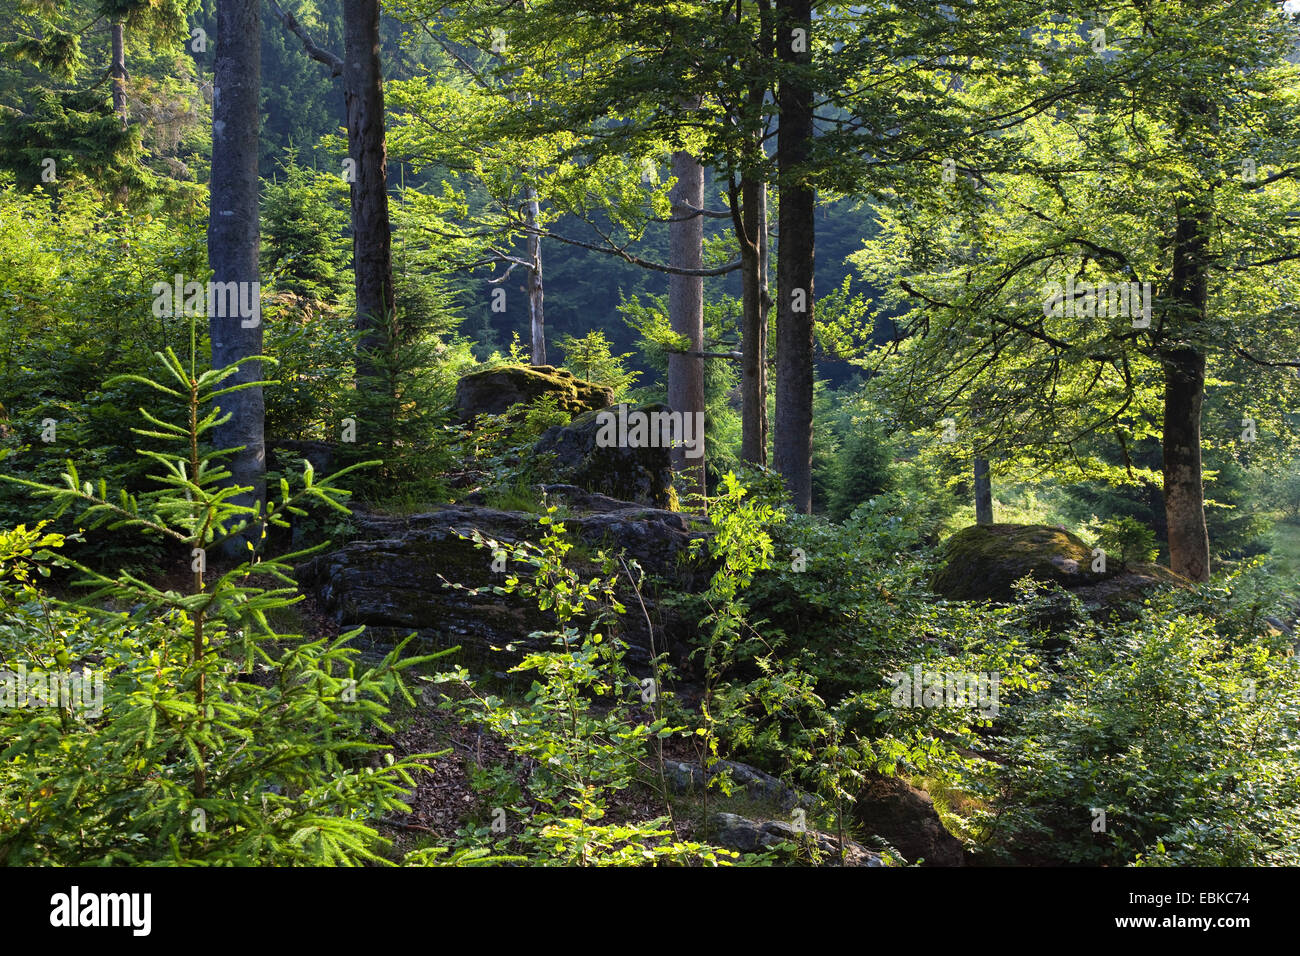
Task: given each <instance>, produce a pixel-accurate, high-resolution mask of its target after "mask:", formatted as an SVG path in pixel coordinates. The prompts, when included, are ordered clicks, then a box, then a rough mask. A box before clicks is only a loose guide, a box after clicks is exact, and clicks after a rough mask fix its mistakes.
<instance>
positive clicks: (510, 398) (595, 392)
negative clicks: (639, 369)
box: [456, 365, 614, 422]
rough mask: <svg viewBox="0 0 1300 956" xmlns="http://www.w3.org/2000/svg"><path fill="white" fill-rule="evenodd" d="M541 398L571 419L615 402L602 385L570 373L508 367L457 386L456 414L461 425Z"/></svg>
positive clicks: (476, 375) (544, 367)
mask: <svg viewBox="0 0 1300 956" xmlns="http://www.w3.org/2000/svg"><path fill="white" fill-rule="evenodd" d="M544 395H551V396H554V397H555V400H556V403H557V405H558V406H559V408H560V409H562V410H563V411H566V412H568V413H569V415H570V417H572V416H575V415H580V414H582V413H583V412H586V411H591V410H594V409H600V408H607V407H608V406H610V405H612V404H613V403H614V393H613V391H612V390H611V389H609V388H608V387H606V386H604V385H596V384H594V383H592V382H584V381H583V380H582V379H579V378H575V377H574V376H573V373H572V372H567V371H565V370H564V369H556V368H553V367H551V366H550V365H507V366H503V367H501V368H492V369H487V370H486V371H482V372H473V373H471V374H469V375H466V376H465V377H464V378H462V379H461V380H460V381H459V382H457V383H456V414H457V416H458V417H459V418H460V420H461V421H462V422H468V421H472V420H473V419H474V417H475V416H476V415H501V414H503V413H504V412H505V411H507V410H508V409H509V408H510V407H511V406H512V405H517V404H520V403H523V404H527V403H529V402H533V401H536V400H537V399H539V398H541V397H542V396H544Z"/></svg>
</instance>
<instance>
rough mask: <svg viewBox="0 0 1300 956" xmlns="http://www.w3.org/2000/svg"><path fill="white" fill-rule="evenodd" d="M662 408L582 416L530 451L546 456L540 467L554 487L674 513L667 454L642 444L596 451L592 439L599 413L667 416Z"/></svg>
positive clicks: (549, 433) (599, 421) (625, 408)
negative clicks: (567, 486)
mask: <svg viewBox="0 0 1300 956" xmlns="http://www.w3.org/2000/svg"><path fill="white" fill-rule="evenodd" d="M667 410H668V409H667V407H666V406H663V405H644V406H640V407H639V408H635V409H634V408H632V407H631V406H629V405H614V406H611V407H610V408H609V409H604V410H597V411H592V412H586V413H584V414H582V415H579V416H578V417H577V418H575V419H574V420H573V421H571V422H570V423H569V424H567V425H556V426H554V427H552V428H549V429H547V430H546V431H545V432H544V433H543V434H542V437H541V438H540V439H538V441H537V444H536V445H534V446H533V453H534V454H535V455H550V456H553V458H551V459H550V461H549V464H547V465H546V466H544V467H545V468H546V469H547V473H548V474H549V475H550V476H551V479H552V480H553V481H556V482H560V483H564V484H571V485H577V486H578V487H580V488H583V489H585V490H587V491H591V492H597V493H599V494H603V495H610V496H612V497H614V498H618V499H621V500H623V501H635V502H639V503H641V504H647V505H651V506H653V507H655V508H669V509H673V508H675V507H676V505H677V494H676V492H675V491H674V490H673V468H672V460H671V458H670V457H669V449H668V448H666V447H662V446H659V447H656V446H649V445H642V446H640V447H635V448H632V447H624V446H620V445H614V446H611V447H601V445H600V444H598V443H597V440H596V439H597V434H598V432H599V431H600V429H601V425H602V421H603V419H602V418H601V411H605V412H608V413H609V414H613V415H616V416H617V415H618V414H619V413H620V411H622V412H623V413H629V412H632V411H639V412H644V413H646V414H647V415H648V414H652V413H654V412H666V411H667Z"/></svg>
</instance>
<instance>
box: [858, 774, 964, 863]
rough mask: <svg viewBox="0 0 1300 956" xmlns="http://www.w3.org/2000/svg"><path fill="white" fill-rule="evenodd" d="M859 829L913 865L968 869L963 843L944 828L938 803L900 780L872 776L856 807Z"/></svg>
mask: <svg viewBox="0 0 1300 956" xmlns="http://www.w3.org/2000/svg"><path fill="white" fill-rule="evenodd" d="M852 813H853V819H854V821H855V822H856V823H857V824H858V830H859V831H860V832H864V833H871V834H874V835H875V836H878V837H881V838H882V839H884V840H885V842H887V843H888V844H889V845H890V846H892V847H894V848H895V849H896V850H898V852H899V853H901V854H902V855H903V857H904V859H906V860H907V861H908V862H909V863H916V862H917V861H918V860H921V861H923V862H922V865H923V866H964V865H965V864H966V862H967V855H966V850H965V848H964V847H963V846H962V845H961V841H960V840H958V839H957V838H956V837H954V836H953V835H952V834H951V833H949V832H948V831H947V830H945V829H944V828H943V823H942V822H941V821H940V819H939V814H938V813H937V812H936V811H935V809H934V801H933V800H931V799H930V795H929V794H928V793H926V792H925V791H924V790H918V789H916V788H915V787H913V786H910V785H909V784H908V783H907V782H906V781H905V780H899V779H898V778H897V777H882V776H874V777H869V778H868V779H867V781H866V783H864V784H863V786H862V789H861V790H860V791H859V793H858V797H857V800H856V801H854V803H853V804H852Z"/></svg>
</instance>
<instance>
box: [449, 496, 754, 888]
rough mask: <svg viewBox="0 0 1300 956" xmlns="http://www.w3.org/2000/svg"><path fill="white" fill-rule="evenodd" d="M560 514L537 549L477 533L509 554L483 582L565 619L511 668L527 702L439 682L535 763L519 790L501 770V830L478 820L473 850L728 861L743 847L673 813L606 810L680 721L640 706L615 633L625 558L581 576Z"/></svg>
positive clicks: (457, 678)
mask: <svg viewBox="0 0 1300 956" xmlns="http://www.w3.org/2000/svg"><path fill="white" fill-rule="evenodd" d="M554 513H555V508H550V509H548V511H547V513H546V514H545V515H543V516H541V517H540V518H539V519H538V521H539V524H540V525H541V527H542V529H543V531H544V534H543V536H542V538H541V541H540V543H539V544H537V545H533V544H531V543H529V542H520V543H518V544H511V543H509V542H498V541H494V540H492V539H489V538H485V537H483V536H482V535H481V534H479V532H477V531H475V532H474V533H473V540H474V541H475V543H476V544H477V545H479V546H480V547H482V548H484V549H487V550H490V551H491V552H492V553H493V554H494V555H496V556H501V557H503V558H504V559H506V560H507V561H509V562H511V563H510V564H509V565H508V566H509V567H510V568H511V571H510V572H509V573H508V576H507V577H506V579H505V582H504V584H502V585H501V586H499V587H494V588H491V589H483V590H488V591H490V592H493V593H499V594H514V593H518V594H521V595H524V596H526V597H527V598H529V599H531V600H534V601H536V603H537V606H538V608H539V609H541V610H543V611H550V612H551V613H552V614H553V615H554V619H555V624H556V626H555V628H554V629H553V630H549V631H544V632H537V633H534V634H532V635H529V639H528V642H527V645H528V649H526V650H525V651H524V654H523V659H522V660H521V661H520V662H519V663H518V664H516V665H515V666H514V667H512V668H511V669H510V672H511V673H515V674H533V675H535V676H534V679H533V681H532V686H531V688H530V689H529V691H528V693H527V695H526V696H525V699H524V701H523V702H522V703H520V704H514V703H510V702H507V701H505V700H502V699H501V698H499V697H497V696H495V695H493V694H490V693H486V692H483V691H481V690H480V689H479V687H478V685H477V683H476V682H475V681H474V680H473V678H472V677H471V676H470V674H469V672H468V671H466V670H464V669H463V668H462V669H460V670H457V671H453V672H449V673H445V674H441V675H439V676H438V677H437V678H436V680H437V681H438V682H439V683H452V684H454V685H455V686H458V687H460V688H462V689H463V690H464V691H465V692H466V696H464V697H462V698H461V699H460V700H459V701H458V702H455V703H454V704H452V705H451V706H452V707H453V709H455V710H456V712H457V713H458V714H459V716H460V718H461V719H462V720H463V721H465V722H466V723H471V724H474V725H481V726H484V727H486V728H488V729H489V730H491V731H492V732H493V733H495V734H497V735H498V736H500V737H501V738H502V739H503V740H504V741H505V743H506V745H507V747H509V749H510V751H511V753H513V754H514V755H516V757H517V758H519V759H520V760H521V761H523V766H524V767H525V768H527V769H526V774H527V776H526V780H525V783H524V785H523V787H522V788H521V787H520V785H519V784H518V782H517V781H516V780H515V779H514V777H513V775H508V774H503V773H497V774H495V775H493V778H492V779H493V782H494V784H495V786H493V787H492V788H491V796H490V801H492V802H495V801H498V800H499V801H501V802H500V803H499V804H496V806H495V807H493V814H492V815H493V822H494V823H495V825H496V826H495V829H494V827H493V826H492V825H489V826H487V827H480V828H474V829H472V830H470V831H468V832H462V839H463V840H466V841H470V842H469V846H471V847H473V846H474V845H475V843H476V842H477V841H479V840H484V841H493V840H495V839H497V838H501V837H504V836H505V835H506V834H508V836H509V849H510V850H511V851H512V853H518V854H522V855H523V856H524V857H525V858H526V859H527V860H528V862H530V863H533V864H549V865H578V866H620V865H646V864H670V863H676V864H691V863H704V864H719V863H725V862H726V861H727V859H728V858H729V857H732V856H734V854H731V853H729V852H728V851H725V850H717V849H715V848H713V847H710V846H707V845H705V844H700V843H693V842H682V841H680V840H678V839H677V837H676V834H675V832H674V830H673V829H672V828H671V827H669V826H667V825H666V824H668V823H669V818H668V817H662V818H657V819H653V820H650V821H645V822H628V823H623V822H619V821H617V820H609V819H608V818H607V815H608V811H609V809H610V806H609V803H610V799H611V797H612V796H613V795H615V794H617V793H618V792H620V791H623V790H626V789H627V788H628V787H629V786H631V785H632V783H633V782H634V781H635V780H636V778H637V775H638V770H639V768H640V767H642V766H643V765H644V762H645V759H646V757H647V756H648V748H649V746H650V745H651V743H652V742H654V741H655V740H662V739H663V738H666V737H671V736H673V735H674V734H678V733H680V732H681V730H682V728H680V727H674V726H671V725H670V724H669V722H668V721H667V720H666V719H665V718H663V717H662V716H653V717H651V718H648V719H647V718H646V717H644V716H643V715H642V713H641V711H642V709H643V703H644V701H643V697H642V685H641V682H639V681H637V680H636V679H635V678H634V677H633V676H632V674H631V673H630V672H629V671H628V670H627V667H626V665H625V664H624V661H623V658H624V653H625V646H626V645H625V644H624V642H623V641H622V640H621V639H620V638H619V637H618V636H617V620H618V615H620V614H622V613H624V610H625V609H624V607H623V605H622V604H621V603H620V602H619V600H618V597H617V595H616V593H615V584H616V582H617V579H618V571H619V565H618V563H617V561H616V560H615V559H614V558H612V557H610V556H609V555H607V554H605V553H603V552H600V553H598V554H597V555H596V556H595V560H596V563H597V565H598V567H599V574H598V576H596V577H594V578H591V579H590V580H588V581H584V580H583V579H582V577H581V576H580V575H579V573H578V572H577V571H575V570H573V569H572V568H570V567H568V566H566V564H565V558H566V555H568V553H569V551H570V550H571V549H572V547H573V545H572V544H571V543H570V542H569V541H568V539H567V537H566V534H565V528H564V525H563V524H559V523H556V521H555V519H554ZM521 566H523V567H522V568H521ZM526 567H531V568H532V569H533V570H532V572H531V574H530V573H529V572H528V571H527V570H524V569H523V568H526ZM471 593H474V594H477V593H480V592H479V591H472V592H471ZM596 702H599V709H597V706H596ZM660 759H662V756H661V758H660ZM661 772H662V767H661ZM462 848H464V847H462Z"/></svg>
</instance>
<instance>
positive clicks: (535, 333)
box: [524, 186, 546, 365]
mask: <svg viewBox="0 0 1300 956" xmlns="http://www.w3.org/2000/svg"><path fill="white" fill-rule="evenodd" d="M541 215H542V214H541V206H540V205H539V204H538V201H537V190H536V189H534V188H533V187H532V186H529V187H527V188H526V190H525V191H524V221H525V222H527V223H528V225H529V226H530V227H531V229H530V231H529V233H528V237H527V240H526V242H527V247H526V255H527V259H528V262H529V263H530V265H529V269H528V329H529V332H530V334H531V335H532V343H533V347H532V362H533V364H534V365H545V364H546V311H545V308H544V307H543V299H542V237H541V235H540V234H538V233H537V232H535V231H533V230H536V229H537V228H538V226H539V225H540V223H541Z"/></svg>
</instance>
